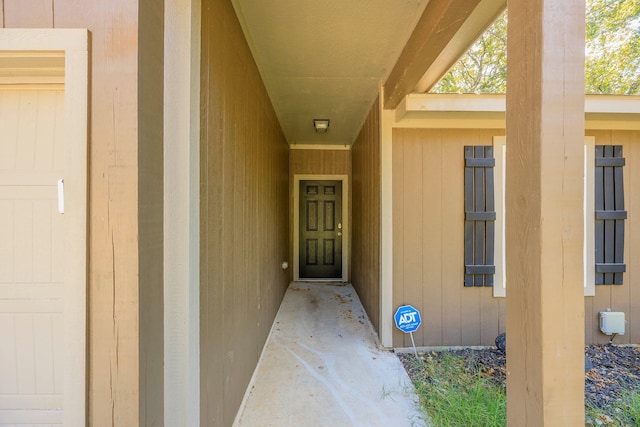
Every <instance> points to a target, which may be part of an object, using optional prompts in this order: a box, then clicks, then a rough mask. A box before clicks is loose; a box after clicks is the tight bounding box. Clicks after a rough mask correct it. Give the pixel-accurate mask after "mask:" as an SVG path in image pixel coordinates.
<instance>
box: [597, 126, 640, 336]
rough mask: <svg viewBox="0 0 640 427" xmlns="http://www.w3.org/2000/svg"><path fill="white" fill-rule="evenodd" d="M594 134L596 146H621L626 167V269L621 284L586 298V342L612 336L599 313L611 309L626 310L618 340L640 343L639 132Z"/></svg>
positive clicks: (599, 132) (602, 289)
mask: <svg viewBox="0 0 640 427" xmlns="http://www.w3.org/2000/svg"><path fill="white" fill-rule="evenodd" d="M586 134H587V135H588V136H594V137H595V144H596V145H622V147H623V148H622V149H623V156H624V158H625V166H624V168H623V176H624V191H625V195H624V201H625V206H626V210H627V220H626V221H625V246H624V260H625V263H626V265H627V271H626V272H625V273H624V274H623V279H622V280H623V284H622V285H602V286H596V294H595V296H593V297H586V298H585V342H586V343H587V344H589V343H606V342H608V341H609V339H610V338H611V337H609V336H607V335H604V334H602V333H601V332H600V329H599V317H598V313H599V312H601V311H606V310H607V309H611V310H612V311H623V312H624V313H625V319H626V321H627V325H626V331H625V335H623V336H617V337H616V338H615V341H614V342H615V343H618V344H626V343H634V344H637V343H640V265H638V263H637V262H634V260H636V259H638V257H639V256H640V216H636V215H640V188H638V185H636V184H635V183H637V182H639V180H640V132H639V131H615V130H614V131H606V130H603V131H587V133H586Z"/></svg>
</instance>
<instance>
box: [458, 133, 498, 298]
mask: <svg viewBox="0 0 640 427" xmlns="http://www.w3.org/2000/svg"><path fill="white" fill-rule="evenodd" d="M464 161H465V165H464V166H465V167H464V210H465V218H464V286H493V280H494V274H495V272H496V267H495V262H494V241H495V221H496V212H495V201H494V189H493V186H494V166H495V159H494V157H493V146H490V145H489V146H465V147H464Z"/></svg>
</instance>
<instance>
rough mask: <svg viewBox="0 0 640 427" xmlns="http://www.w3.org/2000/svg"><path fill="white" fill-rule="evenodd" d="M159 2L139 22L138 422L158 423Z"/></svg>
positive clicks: (149, 3) (145, 3) (145, 2)
mask: <svg viewBox="0 0 640 427" xmlns="http://www.w3.org/2000/svg"><path fill="white" fill-rule="evenodd" d="M162 4H163V2H158V1H155V0H140V1H139V10H140V12H139V16H140V22H139V24H138V25H139V31H138V33H139V36H138V40H139V48H138V64H139V67H138V81H139V86H138V123H139V124H138V128H139V134H138V234H139V236H140V237H139V239H140V242H139V246H138V256H139V261H138V265H139V267H138V269H139V292H138V294H139V304H140V305H139V312H140V315H139V346H140V349H139V372H140V373H139V376H140V384H139V387H140V401H139V406H140V410H139V414H140V421H139V424H140V425H157V426H162V425H163V424H164V287H163V258H164V251H163V212H164V210H163V200H164V187H163V176H164V166H163V165H164V157H163V153H164V148H163V141H164V136H163V114H164V100H163V97H164V90H163V87H164V7H162ZM168 397H169V398H171V396H168Z"/></svg>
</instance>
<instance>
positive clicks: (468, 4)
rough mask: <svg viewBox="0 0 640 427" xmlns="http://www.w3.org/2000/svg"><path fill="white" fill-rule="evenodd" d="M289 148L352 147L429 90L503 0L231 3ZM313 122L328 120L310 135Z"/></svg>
mask: <svg viewBox="0 0 640 427" xmlns="http://www.w3.org/2000/svg"><path fill="white" fill-rule="evenodd" d="M232 3H233V5H234V8H235V10H236V14H237V15H238V19H239V21H240V23H241V25H242V28H243V31H244V34H245V37H246V39H247V41H248V43H249V46H250V48H251V51H252V53H253V56H254V58H255V61H256V63H257V66H258V69H259V70H260V73H261V75H262V79H263V80H264V83H265V86H266V88H267V91H268V92H269V96H270V98H271V102H272V103H273V106H274V108H275V111H276V114H277V115H278V118H279V120H280V123H281V126H282V129H283V131H284V133H285V136H286V138H287V141H288V142H289V144H290V145H305V146H306V145H309V146H310V147H316V146H322V145H342V146H345V145H346V146H349V145H351V144H352V143H353V141H354V140H355V139H356V137H357V135H358V132H359V131H360V128H361V126H362V124H363V122H364V120H365V118H366V116H367V114H368V112H369V110H370V108H371V106H372V104H373V102H374V101H375V99H376V97H377V96H378V93H379V88H380V86H384V87H385V99H384V100H383V104H384V107H385V108H391V109H393V108H395V107H396V106H397V105H398V104H399V103H400V102H401V101H402V99H403V98H404V97H405V95H406V94H408V93H410V92H413V91H418V92H424V91H426V90H428V89H430V88H431V87H432V86H433V85H434V84H435V83H436V82H437V81H438V79H439V78H440V77H441V76H442V75H444V73H446V71H447V70H448V69H449V67H450V66H451V65H453V63H455V61H456V60H457V59H458V58H459V57H460V56H461V55H462V54H463V53H464V52H465V50H466V49H467V48H468V47H469V46H470V45H471V43H473V41H474V40H475V39H476V38H477V37H478V36H479V35H480V34H481V33H482V31H484V29H485V28H486V27H487V26H488V25H489V24H491V22H492V21H493V19H494V18H495V17H496V16H497V15H498V14H499V13H500V12H501V11H502V10H503V9H504V7H505V6H506V0H430V1H429V0H393V1H390V0H348V1H344V0H273V1H268V2H266V1H264V0H232ZM313 119H329V120H330V121H331V123H330V127H329V131H328V132H327V133H316V132H315V130H314V127H313Z"/></svg>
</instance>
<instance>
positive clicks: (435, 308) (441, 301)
mask: <svg viewBox="0 0 640 427" xmlns="http://www.w3.org/2000/svg"><path fill="white" fill-rule="evenodd" d="M495 135H504V130H447V129H444V130H443V129H394V131H393V248H394V250H393V307H397V306H399V305H402V304H411V305H413V306H414V307H416V308H417V309H418V310H420V313H421V315H422V322H423V324H422V327H421V328H420V329H419V330H418V331H417V332H415V333H414V338H415V341H416V345H425V346H431V345H434V346H440V345H446V346H449V345H493V343H494V340H495V337H496V336H497V335H498V334H499V333H500V332H504V330H505V300H504V298H494V297H493V288H490V287H486V288H465V287H464V286H463V279H464V277H463V273H464V146H465V145H492V144H493V136H495ZM405 335H406V334H403V333H402V332H400V331H398V330H396V329H395V328H394V331H393V345H394V346H396V347H402V346H410V345H411V342H410V339H409V337H408V336H405Z"/></svg>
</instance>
